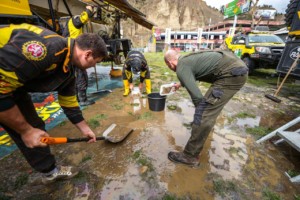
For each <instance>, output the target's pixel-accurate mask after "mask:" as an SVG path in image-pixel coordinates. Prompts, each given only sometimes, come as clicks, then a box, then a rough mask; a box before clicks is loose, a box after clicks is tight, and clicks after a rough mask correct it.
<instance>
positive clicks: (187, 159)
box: [168, 151, 200, 167]
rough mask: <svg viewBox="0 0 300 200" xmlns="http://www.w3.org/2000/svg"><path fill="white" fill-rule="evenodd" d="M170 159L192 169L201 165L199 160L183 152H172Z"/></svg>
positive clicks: (169, 154) (169, 155)
mask: <svg viewBox="0 0 300 200" xmlns="http://www.w3.org/2000/svg"><path fill="white" fill-rule="evenodd" d="M168 158H169V160H171V161H172V162H175V163H181V164H185V165H188V166H191V167H198V166H199V165H200V164H199V160H198V158H196V157H191V156H188V155H186V154H184V153H183V152H174V151H171V152H169V153H168Z"/></svg>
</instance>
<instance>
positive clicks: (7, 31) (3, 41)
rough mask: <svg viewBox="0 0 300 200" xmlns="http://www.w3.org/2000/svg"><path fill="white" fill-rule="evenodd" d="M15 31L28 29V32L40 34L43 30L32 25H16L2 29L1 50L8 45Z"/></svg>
mask: <svg viewBox="0 0 300 200" xmlns="http://www.w3.org/2000/svg"><path fill="white" fill-rule="evenodd" d="M15 29H26V30H28V31H31V32H34V33H37V34H40V33H41V32H42V31H43V29H41V28H39V27H37V26H32V25H30V24H20V25H14V24H11V25H10V26H8V27H4V28H0V35H1V40H0V48H2V47H3V46H4V45H6V44H7V42H8V41H9V39H10V36H11V34H12V32H13V30H15Z"/></svg>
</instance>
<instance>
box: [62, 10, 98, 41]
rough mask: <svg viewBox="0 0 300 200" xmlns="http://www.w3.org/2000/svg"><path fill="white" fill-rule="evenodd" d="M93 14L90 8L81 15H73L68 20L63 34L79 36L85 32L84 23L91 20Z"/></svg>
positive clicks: (73, 36) (65, 35) (72, 36)
mask: <svg viewBox="0 0 300 200" xmlns="http://www.w3.org/2000/svg"><path fill="white" fill-rule="evenodd" d="M92 15H93V13H92V12H91V11H90V10H89V9H86V11H83V12H82V13H81V15H80V16H73V17H72V18H71V19H69V20H68V22H67V25H66V27H65V29H64V31H63V34H62V35H63V36H64V37H71V38H77V36H79V35H80V34H81V33H82V32H83V30H82V27H83V25H84V24H86V23H87V22H88V21H89V18H91V17H92Z"/></svg>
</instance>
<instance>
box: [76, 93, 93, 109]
mask: <svg viewBox="0 0 300 200" xmlns="http://www.w3.org/2000/svg"><path fill="white" fill-rule="evenodd" d="M78 101H79V105H80V106H88V105H92V104H94V103H95V101H93V100H88V99H87V95H86V90H79V91H78Z"/></svg>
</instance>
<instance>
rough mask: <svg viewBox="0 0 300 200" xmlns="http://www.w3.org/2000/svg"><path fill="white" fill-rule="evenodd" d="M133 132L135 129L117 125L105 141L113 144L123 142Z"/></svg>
mask: <svg viewBox="0 0 300 200" xmlns="http://www.w3.org/2000/svg"><path fill="white" fill-rule="evenodd" d="M132 132H133V129H129V128H127V127H122V126H118V125H117V126H116V127H114V129H113V130H111V131H110V133H109V134H108V135H107V136H105V140H106V141H108V142H111V143H118V142H122V141H123V140H124V139H125V138H126V137H127V136H128V135H129V134H130V133H132Z"/></svg>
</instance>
